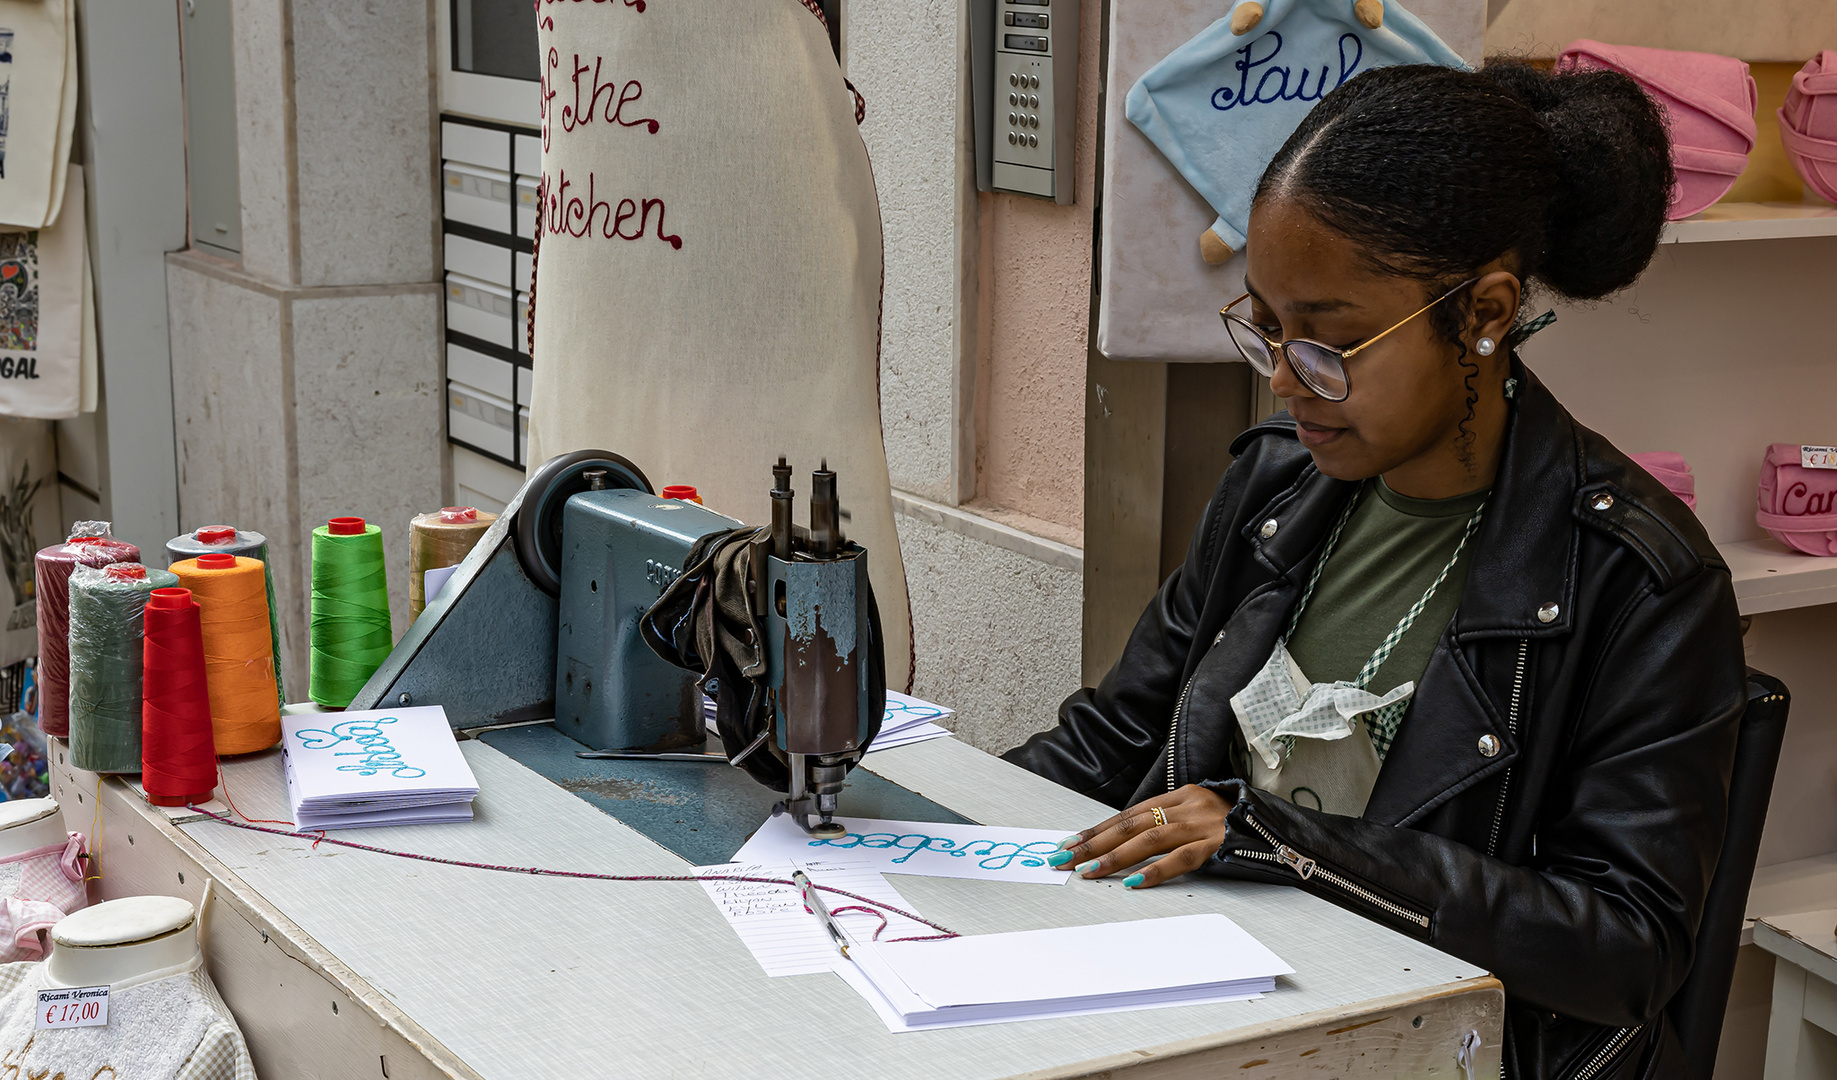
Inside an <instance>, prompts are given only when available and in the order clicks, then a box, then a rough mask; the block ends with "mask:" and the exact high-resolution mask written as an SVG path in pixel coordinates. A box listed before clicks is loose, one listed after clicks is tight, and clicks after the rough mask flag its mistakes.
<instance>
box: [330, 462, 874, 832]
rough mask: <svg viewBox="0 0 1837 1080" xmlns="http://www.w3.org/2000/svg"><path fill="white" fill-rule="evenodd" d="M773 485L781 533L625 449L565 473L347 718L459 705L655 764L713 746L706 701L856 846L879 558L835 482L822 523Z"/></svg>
mask: <svg viewBox="0 0 1837 1080" xmlns="http://www.w3.org/2000/svg"><path fill="white" fill-rule="evenodd" d="M772 473H773V480H774V483H773V486H772V491H771V505H772V523H771V525H770V527H758V528H752V529H748V528H746V527H745V526H743V525H742V524H741V523H740V522H738V521H735V520H734V519H732V518H729V517H726V516H724V515H721V514H717V513H714V512H713V511H710V510H707V509H704V508H703V507H701V506H698V505H696V504H695V503H692V502H685V501H682V500H677V499H662V498H659V497H657V496H656V495H654V494H652V491H651V485H650V482H649V480H648V479H646V478H645V476H644V474H643V473H642V472H641V471H639V469H638V468H637V466H635V465H633V464H632V463H631V462H629V461H627V460H625V459H624V458H622V457H620V456H618V455H617V454H612V453H609V452H606V451H600V450H588V451H577V452H575V453H572V454H566V455H562V456H561V457H557V458H554V459H552V460H550V461H549V462H547V463H546V464H544V465H543V466H542V468H540V469H538V470H537V471H536V473H535V475H533V476H532V477H531V478H530V479H529V480H528V481H527V482H526V483H525V484H524V485H523V488H522V489H521V490H520V491H519V492H518V493H517V496H516V498H515V499H513V500H512V502H511V504H510V505H509V506H508V507H507V508H506V510H505V513H504V514H503V515H502V516H501V517H499V519H498V520H497V521H496V522H495V523H493V525H492V527H491V529H490V530H488V531H487V532H486V534H485V536H484V538H483V539H482V540H481V541H480V542H479V544H478V546H477V547H476V548H474V549H473V551H472V553H471V554H470V555H468V556H467V557H466V559H465V561H464V562H463V563H461V564H460V567H459V569H458V570H457V571H456V572H455V573H454V575H453V577H452V579H451V580H450V581H449V583H448V584H447V586H446V587H445V588H444V589H443V590H442V592H441V593H440V595H439V596H437V597H435V598H434V599H432V600H431V601H430V602H429V603H428V606H427V608H426V609H425V610H424V611H423V612H422V613H421V615H420V617H419V618H417V619H416V620H415V623H414V625H413V626H412V627H410V629H409V632H408V634H407V635H406V636H404V637H403V638H402V640H401V642H399V643H398V644H397V646H396V648H395V650H394V652H392V653H391V654H390V656H389V658H388V659H387V660H386V661H385V662H384V664H383V665H382V667H380V668H378V669H377V672H376V674H375V675H374V676H372V677H371V679H370V681H369V682H368V683H366V684H365V686H364V688H363V690H361V691H360V692H359V693H358V695H357V697H356V698H355V699H353V701H352V702H351V706H350V707H351V708H352V709H373V708H387V707H390V706H392V705H402V706H407V705H411V704H422V705H444V706H445V707H446V709H447V715H448V718H449V720H450V721H451V722H452V723H453V725H454V726H455V727H465V728H478V727H487V726H492V725H497V724H505V723H514V722H518V721H523V720H530V719H541V718H543V717H546V716H553V717H554V722H555V726H556V728H557V729H558V730H560V731H561V732H562V733H563V734H565V735H567V736H569V737H570V738H573V739H574V740H576V741H578V742H580V743H581V744H583V746H584V747H585V748H586V749H587V750H590V751H616V752H630V753H634V754H657V753H669V752H680V751H683V750H694V749H698V748H700V747H701V746H702V745H703V744H704V743H705V741H706V738H707V735H706V721H705V719H704V717H705V713H704V704H703V701H704V698H703V690H704V688H705V689H707V690H708V691H709V692H711V693H714V694H715V695H716V698H717V702H718V714H719V715H718V719H719V726H720V729H721V731H722V733H723V747H724V749H725V751H726V753H727V756H728V758H729V760H730V761H732V762H733V764H735V765H737V766H740V767H741V768H743V769H745V770H746V772H747V773H749V774H750V775H752V776H753V777H754V778H755V779H757V780H759V781H760V782H762V783H765V784H767V785H768V786H770V787H772V788H774V789H775V790H778V791H783V792H784V793H785V795H786V798H785V799H784V801H783V802H781V803H780V804H779V807H778V809H780V810H783V811H786V812H789V813H791V814H793V815H794V816H795V818H796V820H797V821H798V823H799V824H801V825H802V826H803V827H804V828H805V829H807V830H809V831H810V832H811V833H812V835H817V836H838V835H841V834H842V832H843V830H842V828H841V826H840V825H837V824H836V823H835V822H834V821H833V820H832V819H833V818H834V817H835V815H836V812H837V797H838V795H839V794H840V792H841V790H842V787H843V779H844V777H845V776H846V775H847V773H848V770H849V769H851V768H853V767H854V765H855V764H857V763H859V761H860V760H861V755H862V754H863V753H865V752H866V750H867V748H868V745H869V743H870V742H871V741H872V739H873V737H874V735H875V734H876V733H878V731H879V729H880V718H881V715H882V713H883V711H884V709H885V701H886V676H885V661H884V657H883V655H882V651H881V648H882V646H881V636H880V627H879V620H878V614H877V611H876V609H875V605H874V597H873V589H872V587H871V585H870V583H869V580H868V571H867V553H866V552H865V551H864V550H863V549H862V548H861V546H860V545H858V544H854V543H851V542H849V541H848V540H847V539H845V538H844V536H843V534H842V512H841V508H840V504H839V501H838V499H837V495H836V474H835V473H833V472H830V471H829V470H828V469H827V467H825V468H821V469H818V470H817V471H816V472H815V473H814V474H813V475H812V479H811V483H812V491H811V497H810V524H809V527H808V528H805V527H802V526H798V525H796V524H795V523H794V521H793V514H792V511H793V509H794V492H793V490H792V487H791V468H790V466H788V465H787V464H786V463H785V462H784V460H783V459H782V458H781V459H780V460H779V462H778V464H777V466H775V467H774V468H773V470H772ZM704 538H706V539H707V541H708V542H707V543H700V542H701V541H703V540H704ZM685 571H687V572H688V578H687V579H685V580H682V581H681V582H680V583H679V579H683V578H684V575H685ZM666 594H668V595H667V596H666ZM660 599H661V601H662V603H660ZM672 605H673V606H672ZM654 607H656V608H658V612H654V611H653V608H654ZM662 612H667V616H668V617H667V618H665V617H662V615H660V613H662ZM647 619H648V621H649V626H648V627H647V626H646V625H645V623H646V621H647ZM659 649H661V651H662V653H663V654H665V655H668V656H670V657H671V660H670V661H666V660H665V659H664V658H663V657H662V656H660V655H659ZM703 654H707V655H703ZM671 661H674V662H671Z"/></svg>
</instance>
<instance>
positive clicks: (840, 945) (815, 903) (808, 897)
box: [791, 870, 852, 960]
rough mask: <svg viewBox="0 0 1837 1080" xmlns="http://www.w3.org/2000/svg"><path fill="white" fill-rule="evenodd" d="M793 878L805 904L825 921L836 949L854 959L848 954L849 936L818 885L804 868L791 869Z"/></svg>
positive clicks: (844, 956)
mask: <svg viewBox="0 0 1837 1080" xmlns="http://www.w3.org/2000/svg"><path fill="white" fill-rule="evenodd" d="M791 880H792V881H793V882H795V883H796V885H797V891H798V892H799V893H800V894H802V896H803V898H804V906H806V907H808V908H809V909H810V910H811V911H814V912H816V917H817V918H818V919H821V920H822V922H823V929H825V930H827V931H829V936H830V937H831V938H833V939H834V940H835V943H836V950H837V951H838V952H840V953H841V954H842V959H844V960H849V959H852V958H851V957H850V956H849V955H848V938H846V937H844V936H843V935H842V928H841V927H840V926H837V925H836V918H835V916H834V915H831V914H830V913H829V908H828V907H826V906H825V905H824V904H823V900H822V898H821V897H819V896H818V895H817V894H816V886H815V885H812V884H810V879H809V878H808V877H807V876H805V874H804V872H803V871H802V870H793V871H791Z"/></svg>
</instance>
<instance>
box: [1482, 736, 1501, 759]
mask: <svg viewBox="0 0 1837 1080" xmlns="http://www.w3.org/2000/svg"><path fill="white" fill-rule="evenodd" d="M1498 752H1499V737H1498V736H1497V735H1482V736H1480V756H1481V757H1492V756H1493V755H1495V754H1497V753H1498Z"/></svg>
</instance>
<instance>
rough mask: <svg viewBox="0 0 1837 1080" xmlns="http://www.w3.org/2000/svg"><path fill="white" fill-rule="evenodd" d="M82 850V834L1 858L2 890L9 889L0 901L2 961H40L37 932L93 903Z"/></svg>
mask: <svg viewBox="0 0 1837 1080" xmlns="http://www.w3.org/2000/svg"><path fill="white" fill-rule="evenodd" d="M83 848H84V843H83V834H82V833H71V834H70V838H69V839H68V840H66V841H65V842H64V843H62V844H47V845H46V846H44V847H41V848H34V849H33V850H31V851H25V852H21V853H19V854H18V855H14V856H12V857H10V858H5V859H0V881H4V882H5V885H4V886H0V887H5V888H8V889H10V892H9V893H8V895H6V896H4V897H0V963H7V964H10V963H13V962H14V961H17V960H37V959H39V957H40V956H41V955H42V953H41V948H40V945H39V940H38V932H39V931H40V930H49V929H50V928H51V927H52V926H55V925H56V924H57V921H58V920H59V919H61V918H63V917H64V916H66V915H68V914H70V913H71V912H73V911H78V910H81V909H82V908H84V907H87V906H88V905H89V886H88V884H87V883H86V882H84V880H83V876H84V875H83ZM15 866H16V867H17V869H16V870H15ZM15 872H16V873H17V874H18V877H17V879H13V875H14V873H15ZM9 879H12V880H9Z"/></svg>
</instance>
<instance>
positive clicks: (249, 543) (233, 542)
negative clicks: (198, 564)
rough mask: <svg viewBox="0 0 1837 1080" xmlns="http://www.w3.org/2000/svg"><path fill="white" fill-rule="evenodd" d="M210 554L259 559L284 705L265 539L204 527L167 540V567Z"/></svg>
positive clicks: (278, 631)
mask: <svg viewBox="0 0 1837 1080" xmlns="http://www.w3.org/2000/svg"><path fill="white" fill-rule="evenodd" d="M213 552H219V553H224V554H229V555H241V556H242V557H243V558H245V559H260V560H261V563H262V577H263V579H264V580H265V581H266V582H267V585H268V631H269V633H270V634H271V635H272V636H273V638H274V689H275V695H276V697H278V698H279V699H280V703H281V704H282V705H286V704H287V690H286V688H285V687H284V686H282V685H281V616H280V611H279V609H277V608H276V607H275V606H274V564H272V563H270V562H269V561H268V538H267V537H265V536H263V535H262V534H261V533H258V532H244V531H243V530H241V529H238V528H236V527H235V526H233V525H205V526H202V527H201V528H197V529H193V530H192V531H191V532H188V533H185V534H184V535H182V536H175V537H173V538H172V539H170V540H168V541H166V565H167V566H171V565H172V564H173V563H175V562H179V561H181V560H184V559H195V558H197V557H198V556H200V555H209V554H212V553H213Z"/></svg>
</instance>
